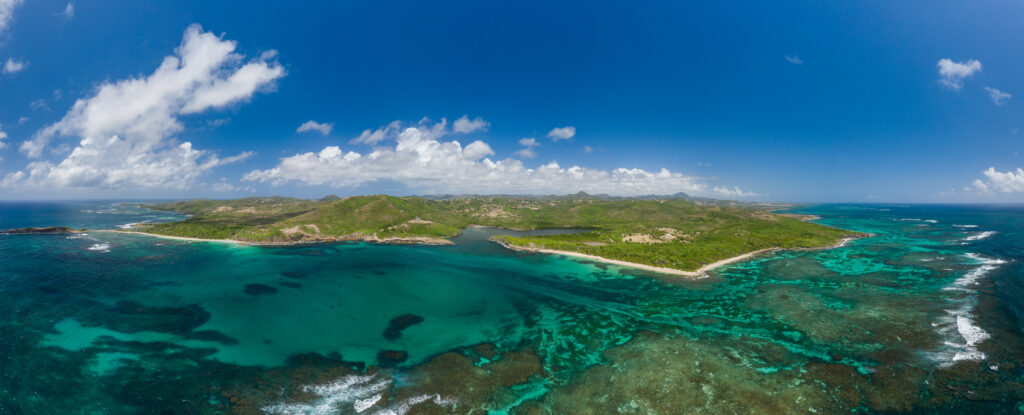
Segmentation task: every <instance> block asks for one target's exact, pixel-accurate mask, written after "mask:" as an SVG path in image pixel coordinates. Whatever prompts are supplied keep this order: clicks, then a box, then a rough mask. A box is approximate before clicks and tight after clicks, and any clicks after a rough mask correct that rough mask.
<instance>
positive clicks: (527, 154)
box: [512, 137, 540, 159]
mask: <svg viewBox="0 0 1024 415" xmlns="http://www.w3.org/2000/svg"><path fill="white" fill-rule="evenodd" d="M519 145H521V146H523V147H525V148H523V149H521V150H519V151H517V152H515V153H512V154H513V155H516V156H519V157H522V158H527V159H532V158H535V157H537V152H536V151H534V150H533V147H537V146H539V145H540V143H538V142H537V139H536V138H533V137H526V138H521V139H519Z"/></svg>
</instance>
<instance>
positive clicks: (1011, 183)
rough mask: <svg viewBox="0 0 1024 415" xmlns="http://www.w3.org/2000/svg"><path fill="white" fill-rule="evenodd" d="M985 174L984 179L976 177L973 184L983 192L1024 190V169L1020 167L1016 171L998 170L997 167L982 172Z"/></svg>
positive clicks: (1017, 191) (1016, 191)
mask: <svg viewBox="0 0 1024 415" xmlns="http://www.w3.org/2000/svg"><path fill="white" fill-rule="evenodd" d="M981 173H982V174H984V175H985V178H984V180H983V179H975V180H974V182H973V183H971V185H973V186H974V188H975V189H976V190H978V191H979V192H982V193H988V194H991V193H995V192H999V193H1020V192H1024V170H1022V169H1021V168H1020V167H1018V168H1017V170H1016V171H1014V170H1010V171H1007V172H1001V171H997V170H996V169H995V167H989V168H988V170H985V171H983V172H981Z"/></svg>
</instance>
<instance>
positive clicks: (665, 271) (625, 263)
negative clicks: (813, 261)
mask: <svg viewBox="0 0 1024 415" xmlns="http://www.w3.org/2000/svg"><path fill="white" fill-rule="evenodd" d="M869 236H870V235H868V236H863V237H860V238H866V237H869ZM860 238H857V237H846V238H843V239H841V240H839V242H836V243H834V244H832V245H829V246H822V247H814V248H765V249H759V250H756V251H751V252H747V253H745V254H742V255H737V256H734V257H731V258H726V259H722V260H718V261H715V262H712V263H710V264H707V265H704V266H702V267H700V268H698V269H697V270H696V271H683V270H680V269H675V268H665V267H656V266H653V265H646V264H639V263H636V262H629V261H622V260H618V259H610V258H605V257H600V256H597V255H590V254H584V253H581V252H573V251H559V250H555V249H546V248H528V247H522V246H515V245H510V244H508V243H507V242H505V241H504V240H501V239H491V241H493V242H495V243H497V244H498V245H501V246H503V247H505V248H507V249H511V250H513V251H520V252H533V253H540V254H549V255H565V256H568V257H574V258H581V259H587V260H591V261H598V262H603V263H606V264H613V265H619V266H624V267H630V268H636V269H642V270H644V271H652V272H658V273H662V274H670V275H680V276H684V277H690V278H702V277H704V276H706V274H707V272H708V271H711V270H713V269H715V268H718V267H721V266H723V265H729V264H732V263H736V262H740V261H743V260H745V259H748V258H750V257H754V256H757V255H760V254H763V253H767V252H772V251H785V250H794V251H816V250H824V249H835V248H841V247H843V246H845V245H846V244H847V243H849V242H850V241H852V240H855V239H860Z"/></svg>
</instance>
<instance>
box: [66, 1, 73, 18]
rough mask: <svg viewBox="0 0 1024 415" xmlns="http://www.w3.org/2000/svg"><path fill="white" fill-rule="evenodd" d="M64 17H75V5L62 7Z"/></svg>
mask: <svg viewBox="0 0 1024 415" xmlns="http://www.w3.org/2000/svg"><path fill="white" fill-rule="evenodd" d="M64 17H67V18H68V19H70V18H72V17H75V3H73V2H71V3H68V5H67V6H66V7H64Z"/></svg>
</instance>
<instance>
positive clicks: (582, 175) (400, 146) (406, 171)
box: [243, 125, 751, 196]
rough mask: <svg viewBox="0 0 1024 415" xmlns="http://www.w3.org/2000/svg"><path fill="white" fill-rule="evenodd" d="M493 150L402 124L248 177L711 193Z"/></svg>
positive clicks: (681, 183)
mask: <svg viewBox="0 0 1024 415" xmlns="http://www.w3.org/2000/svg"><path fill="white" fill-rule="evenodd" d="M534 141H535V140H534ZM525 142H526V143H530V141H528V140H527V141H525ZM529 148H530V147H527V149H529ZM493 154H494V152H493V151H492V150H491V148H490V146H489V145H487V144H486V143H484V142H482V141H474V142H472V143H470V144H469V145H467V146H465V147H463V146H462V144H460V143H459V142H458V141H454V140H453V141H442V140H439V139H437V138H436V137H433V133H432V131H431V128H430V126H429V125H428V126H420V127H410V128H406V129H404V130H402V132H401V133H399V135H398V137H397V139H396V143H395V145H394V146H393V147H392V146H389V147H381V148H377V149H375V150H373V151H372V152H370V153H367V154H362V153H358V152H355V151H343V150H342V149H341V148H340V147H337V146H328V147H326V148H324V149H323V150H320V151H319V152H316V153H314V152H309V153H303V154H296V155H294V156H291V157H286V158H283V159H281V161H280V162H279V163H278V165H277V166H276V167H274V168H271V169H266V170H253V171H251V172H249V173H247V174H246V175H245V176H244V177H243V180H244V181H249V182H260V183H270V184H271V185H275V186H280V185H285V184H289V183H299V184H306V185H328V186H333V187H354V186H359V185H363V184H366V183H373V182H377V181H394V182H398V183H402V184H405V185H407V186H409V187H411V188H414V189H416V190H417V192H424V193H484V194H494V193H517V194H542V193H551V194H564V193H574V192H577V191H580V190H582V191H585V192H589V193H608V194H616V195H644V194H672V193H676V192H687V193H692V194H708V195H710V194H712V193H711V192H709V191H708V186H707V185H706V184H704V183H701V182H699V181H698V179H696V178H694V177H689V176H685V175H682V174H680V173H674V172H671V171H669V170H666V169H661V170H660V171H657V172H649V171H645V170H642V169H636V168H634V169H628V168H618V169H614V170H600V169H591V168H586V167H580V166H572V167H568V168H563V167H562V166H560V165H559V164H558V163H557V162H554V161H552V162H550V163H547V164H544V165H542V166H540V167H537V168H527V167H526V166H524V165H523V162H522V161H520V160H517V159H512V158H509V159H505V160H500V161H493V160H491V159H490V158H488V157H487V156H490V155H493ZM732 191H733V192H734V193H735V194H738V195H741V196H748V195H751V193H747V192H741V191H739V190H738V189H734V190H732Z"/></svg>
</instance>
